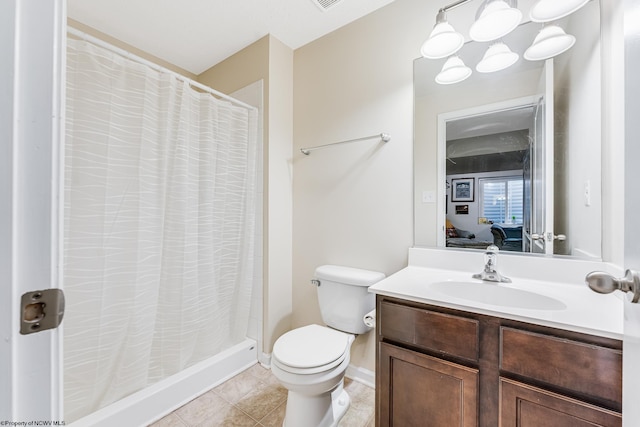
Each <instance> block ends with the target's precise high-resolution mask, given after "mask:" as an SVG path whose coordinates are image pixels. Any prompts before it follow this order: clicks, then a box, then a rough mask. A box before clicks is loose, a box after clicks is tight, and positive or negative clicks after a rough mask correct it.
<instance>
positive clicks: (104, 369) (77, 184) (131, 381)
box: [64, 39, 257, 422]
mask: <svg viewBox="0 0 640 427" xmlns="http://www.w3.org/2000/svg"><path fill="white" fill-rule="evenodd" d="M67 73H68V74H67V88H66V91H67V121H66V143H65V192H64V198H65V200H64V209H65V212H64V259H65V262H64V287H65V293H66V297H67V310H66V314H65V321H64V389H65V390H64V392H65V400H64V402H65V419H66V420H67V422H70V421H73V420H76V419H78V418H80V417H83V416H85V415H88V414H90V413H91V412H93V411H95V410H97V409H99V408H101V407H104V406H106V405H108V404H110V403H112V402H114V401H116V400H119V399H121V398H122V397H125V396H127V395H129V394H131V393H133V392H136V391H138V390H141V389H143V388H145V387H147V386H148V385H150V384H153V383H155V382H157V381H159V380H161V379H163V378H166V377H167V376H170V375H172V374H175V373H177V372H179V371H181V370H183V369H185V368H187V367H189V366H192V365H193V364H195V363H197V362H199V361H202V360H205V359H207V358H209V357H211V356H213V355H215V354H216V353H218V352H220V351H222V350H224V349H226V348H228V347H231V346H232V345H234V344H236V343H238V342H240V341H242V340H243V339H244V338H245V337H246V332H247V326H248V319H249V310H250V300H251V289H252V281H253V278H254V271H253V265H254V262H253V256H254V244H255V237H254V234H255V222H256V221H255V208H256V197H257V189H256V169H257V167H256V166H257V165H256V161H257V159H256V152H257V150H256V132H257V122H256V120H257V114H256V112H255V111H254V110H249V109H247V108H244V107H240V106H235V105H233V104H232V103H230V102H227V101H221V100H218V99H215V98H214V97H213V96H212V95H210V94H208V93H202V92H200V91H196V90H194V89H193V88H191V87H190V86H189V84H188V83H187V82H185V81H183V80H181V79H179V78H177V77H176V76H175V75H173V74H170V73H163V72H159V71H156V70H153V69H151V68H150V67H148V66H146V65H142V64H140V63H137V62H135V61H132V60H130V59H127V58H124V57H122V56H119V55H118V54H115V53H112V52H110V51H108V50H106V49H104V48H101V47H98V46H95V45H93V44H90V43H89V42H86V41H80V40H73V39H70V40H68V56H67Z"/></svg>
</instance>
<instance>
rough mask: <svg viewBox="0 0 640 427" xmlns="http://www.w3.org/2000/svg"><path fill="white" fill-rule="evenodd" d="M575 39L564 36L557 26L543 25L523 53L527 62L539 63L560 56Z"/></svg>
mask: <svg viewBox="0 0 640 427" xmlns="http://www.w3.org/2000/svg"><path fill="white" fill-rule="evenodd" d="M575 42H576V38H575V37H574V36H572V35H571V34H566V33H565V32H564V30H563V29H562V28H560V27H559V26H557V25H545V26H544V27H543V28H542V30H540V32H539V33H538V35H537V36H536V38H535V39H534V40H533V44H532V45H531V46H530V47H529V48H528V49H527V50H526V51H525V52H524V57H525V59H527V60H529V61H541V60H544V59H549V58H552V57H554V56H556V55H560V54H561V53H563V52H566V51H567V50H569V49H570V48H571V47H572V46H573V45H574V43H575Z"/></svg>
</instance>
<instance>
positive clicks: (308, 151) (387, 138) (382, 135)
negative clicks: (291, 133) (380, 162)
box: [300, 133, 391, 156]
mask: <svg viewBox="0 0 640 427" xmlns="http://www.w3.org/2000/svg"><path fill="white" fill-rule="evenodd" d="M373 138H380V140H381V141H382V142H389V141H390V140H391V135H389V134H388V133H378V134H375V135H371V136H363V137H362V138H356V139H349V140H347V141H340V142H333V143H331V144H325V145H318V146H316V147H309V148H301V149H300V151H301V152H302V154H305V155H307V156H308V155H309V154H311V152H312V151H313V150H319V149H321V148H326V147H331V146H332V145H338V144H346V143H349V142H357V141H366V140H367V139H373Z"/></svg>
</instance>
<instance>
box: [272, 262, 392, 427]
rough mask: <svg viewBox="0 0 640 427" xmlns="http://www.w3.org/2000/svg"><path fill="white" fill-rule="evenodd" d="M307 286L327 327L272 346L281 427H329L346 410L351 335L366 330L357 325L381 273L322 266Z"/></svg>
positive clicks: (311, 328) (289, 336)
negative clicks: (282, 396) (283, 396)
mask: <svg viewBox="0 0 640 427" xmlns="http://www.w3.org/2000/svg"><path fill="white" fill-rule="evenodd" d="M315 273H316V274H315V276H316V278H315V279H314V280H312V281H311V283H312V284H314V285H315V286H316V287H317V291H318V302H319V305H320V312H321V314H322V320H323V321H324V322H325V323H326V324H327V326H321V325H316V324H312V325H307V326H303V327H300V328H297V329H294V330H292V331H289V332H287V333H285V334H284V335H282V336H281V337H280V338H278V340H277V341H276V342H275V344H274V347H273V353H272V358H271V370H272V372H273V375H274V376H275V377H276V379H277V380H278V381H280V383H281V384H282V386H283V387H285V388H286V389H287V390H288V396H287V407H286V413H285V419H284V423H283V426H285V427H333V426H337V425H338V422H339V421H340V419H341V418H342V417H343V416H344V414H345V413H346V412H347V409H349V404H350V399H349V395H348V394H347V392H346V391H345V390H344V375H345V372H346V370H347V367H348V366H349V362H350V360H351V356H350V352H351V344H352V343H353V341H354V340H355V337H356V335H357V334H362V333H366V332H368V331H369V330H370V329H371V327H369V326H367V325H365V324H364V322H363V317H364V315H365V314H366V313H368V312H369V311H370V310H372V309H373V307H374V305H375V298H374V297H373V295H372V294H370V293H369V292H368V287H369V286H371V285H373V284H374V283H376V282H378V281H379V280H382V279H383V278H384V277H385V276H384V274H383V273H379V272H375V271H368V270H360V269H355V268H350V267H341V266H335V265H325V266H321V267H318V268H317V269H316V271H315Z"/></svg>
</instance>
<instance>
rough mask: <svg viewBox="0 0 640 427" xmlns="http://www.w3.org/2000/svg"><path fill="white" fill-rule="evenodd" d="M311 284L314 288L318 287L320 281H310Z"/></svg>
mask: <svg viewBox="0 0 640 427" xmlns="http://www.w3.org/2000/svg"><path fill="white" fill-rule="evenodd" d="M311 284H312V285H314V286H320V280H318V279H311Z"/></svg>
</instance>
